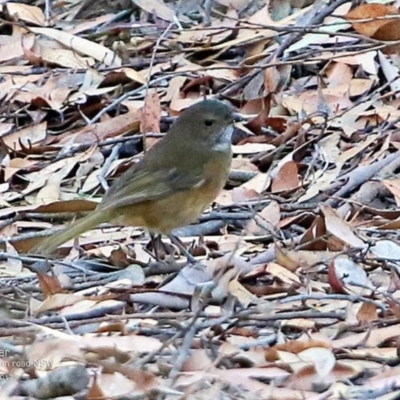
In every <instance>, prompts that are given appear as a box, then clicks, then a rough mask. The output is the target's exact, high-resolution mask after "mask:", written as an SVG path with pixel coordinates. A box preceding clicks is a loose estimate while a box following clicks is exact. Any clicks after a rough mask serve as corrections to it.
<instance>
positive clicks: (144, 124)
mask: <svg viewBox="0 0 400 400" xmlns="http://www.w3.org/2000/svg"><path fill="white" fill-rule="evenodd" d="M160 118H161V104H160V98H159V97H158V94H157V91H156V90H150V91H149V93H148V95H147V97H146V99H145V103H144V108H143V110H142V121H141V124H140V131H141V133H143V134H145V133H150V132H153V133H160Z"/></svg>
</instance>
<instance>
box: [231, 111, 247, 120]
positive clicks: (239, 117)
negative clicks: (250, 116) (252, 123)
mask: <svg viewBox="0 0 400 400" xmlns="http://www.w3.org/2000/svg"><path fill="white" fill-rule="evenodd" d="M232 115H233V121H234V122H242V121H244V120H245V118H243V116H242V115H241V114H239V113H235V112H234V113H232Z"/></svg>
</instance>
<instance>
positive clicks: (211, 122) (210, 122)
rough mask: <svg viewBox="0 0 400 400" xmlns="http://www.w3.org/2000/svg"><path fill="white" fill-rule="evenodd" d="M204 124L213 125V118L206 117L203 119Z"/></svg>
mask: <svg viewBox="0 0 400 400" xmlns="http://www.w3.org/2000/svg"><path fill="white" fill-rule="evenodd" d="M204 125H205V126H213V125H214V120H213V119H206V120H205V121H204Z"/></svg>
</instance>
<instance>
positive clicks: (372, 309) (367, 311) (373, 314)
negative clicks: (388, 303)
mask: <svg viewBox="0 0 400 400" xmlns="http://www.w3.org/2000/svg"><path fill="white" fill-rule="evenodd" d="M357 319H358V321H359V322H360V323H371V322H374V321H376V320H377V319H378V312H377V309H376V306H375V304H371V303H362V305H361V307H360V309H359V310H358V313H357Z"/></svg>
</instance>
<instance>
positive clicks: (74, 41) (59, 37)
mask: <svg viewBox="0 0 400 400" xmlns="http://www.w3.org/2000/svg"><path fill="white" fill-rule="evenodd" d="M30 30H31V31H32V32H34V33H36V34H38V35H44V36H47V37H49V38H52V39H54V40H56V41H58V42H59V43H61V44H62V45H64V46H65V47H67V48H68V49H71V50H72V51H77V52H78V53H81V54H84V55H87V56H90V57H93V58H94V59H95V60H97V61H100V62H101V63H103V64H105V65H108V66H114V67H119V66H121V64H122V61H121V59H120V58H119V57H118V56H117V55H116V54H115V53H114V52H113V51H112V50H110V49H107V48H106V47H104V46H102V45H100V44H97V43H95V42H92V41H90V40H87V39H84V38H81V37H78V36H74V35H71V34H70V33H68V32H65V31H64V32H63V31H59V30H57V29H53V28H30Z"/></svg>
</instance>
